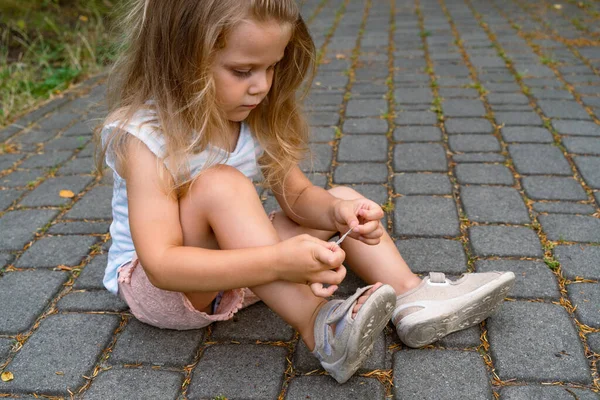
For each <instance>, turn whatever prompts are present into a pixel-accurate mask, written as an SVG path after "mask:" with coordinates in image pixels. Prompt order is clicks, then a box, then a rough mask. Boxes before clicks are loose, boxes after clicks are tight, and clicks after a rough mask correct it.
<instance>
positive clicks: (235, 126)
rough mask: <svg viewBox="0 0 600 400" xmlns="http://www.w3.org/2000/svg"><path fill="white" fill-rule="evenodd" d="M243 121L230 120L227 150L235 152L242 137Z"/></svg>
mask: <svg viewBox="0 0 600 400" xmlns="http://www.w3.org/2000/svg"><path fill="white" fill-rule="evenodd" d="M241 127H242V123H241V122H237V121H229V132H228V135H227V139H226V143H227V151H229V152H230V153H233V151H234V150H235V148H236V146H237V142H238V140H239V137H240V132H241Z"/></svg>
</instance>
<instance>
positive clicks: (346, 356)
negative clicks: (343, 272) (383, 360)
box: [313, 285, 396, 383]
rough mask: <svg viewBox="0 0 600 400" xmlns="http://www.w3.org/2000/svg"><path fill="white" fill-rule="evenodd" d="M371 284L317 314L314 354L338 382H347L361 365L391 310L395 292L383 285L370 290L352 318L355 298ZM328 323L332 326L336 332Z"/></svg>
mask: <svg viewBox="0 0 600 400" xmlns="http://www.w3.org/2000/svg"><path fill="white" fill-rule="evenodd" d="M371 287H372V285H371V286H366V287H364V288H361V289H358V290H357V291H356V293H355V294H354V295H352V296H351V297H349V298H347V299H346V300H331V301H329V302H327V303H326V304H325V305H323V307H321V309H320V310H319V313H318V314H317V318H316V320H315V328H314V333H315V349H314V350H313V354H314V355H315V356H316V357H317V358H318V359H319V360H320V361H321V365H322V366H323V368H324V369H325V370H326V371H327V372H329V374H330V375H331V376H332V377H333V378H334V379H335V380H336V381H338V382H339V383H344V382H346V381H347V380H348V379H350V377H351V376H352V375H353V374H354V372H356V370H357V369H358V368H360V366H361V365H362V363H363V362H364V361H365V360H366V358H367V357H368V356H369V354H370V352H371V350H372V348H373V342H374V340H375V338H376V337H377V336H378V335H379V333H381V331H382V330H383V328H385V326H386V325H387V323H388V322H389V320H390V317H391V316H392V312H393V311H394V307H395V305H396V292H395V291H394V289H393V288H392V287H391V286H389V285H382V286H380V287H379V288H377V290H375V291H374V292H373V293H371V295H370V296H369V298H368V299H367V300H366V301H365V303H364V304H363V305H362V306H361V308H360V310H358V313H357V314H356V317H355V318H352V309H353V308H354V305H355V304H356V301H357V300H358V298H359V297H360V296H361V295H362V294H363V293H364V292H366V291H367V290H369V289H370V288H371ZM331 325H335V334H334V333H333V330H332V329H331Z"/></svg>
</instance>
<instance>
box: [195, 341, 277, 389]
mask: <svg viewBox="0 0 600 400" xmlns="http://www.w3.org/2000/svg"><path fill="white" fill-rule="evenodd" d="M286 355H287V349H286V348H284V347H276V346H265V345H262V346H261V345H244V344H242V345H235V344H231V345H220V346H210V347H208V348H207V349H206V350H205V351H204V354H203V355H202V358H200V361H199V362H198V365H197V366H196V368H195V369H194V371H193V372H192V381H191V383H190V386H189V390H188V393H187V395H188V398H189V399H201V398H202V399H204V398H211V399H212V398H214V397H215V396H218V395H223V396H224V397H226V398H233V399H235V398H243V399H274V398H277V395H278V394H279V392H280V391H281V385H282V384H283V373H284V371H285V368H286ZM235 382H247V383H248V384H246V385H238V384H235ZM232 383H234V384H232Z"/></svg>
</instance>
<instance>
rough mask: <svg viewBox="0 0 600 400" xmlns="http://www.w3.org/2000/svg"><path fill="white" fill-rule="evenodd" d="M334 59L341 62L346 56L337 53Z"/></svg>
mask: <svg viewBox="0 0 600 400" xmlns="http://www.w3.org/2000/svg"><path fill="white" fill-rule="evenodd" d="M335 58H337V59H338V60H343V59H345V58H346V55H345V54H342V53H337V54H336V55H335Z"/></svg>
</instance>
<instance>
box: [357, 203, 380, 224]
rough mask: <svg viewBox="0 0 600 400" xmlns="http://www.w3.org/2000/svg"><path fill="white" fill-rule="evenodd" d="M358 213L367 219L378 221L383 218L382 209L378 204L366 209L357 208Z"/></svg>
mask: <svg viewBox="0 0 600 400" xmlns="http://www.w3.org/2000/svg"><path fill="white" fill-rule="evenodd" d="M358 215H359V216H361V217H362V218H364V219H366V220H368V221H373V220H377V221H379V220H380V219H381V218H383V210H382V209H381V207H379V206H377V207H373V208H368V209H367V208H362V209H360V210H359V212H358Z"/></svg>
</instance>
